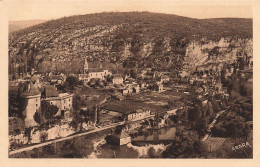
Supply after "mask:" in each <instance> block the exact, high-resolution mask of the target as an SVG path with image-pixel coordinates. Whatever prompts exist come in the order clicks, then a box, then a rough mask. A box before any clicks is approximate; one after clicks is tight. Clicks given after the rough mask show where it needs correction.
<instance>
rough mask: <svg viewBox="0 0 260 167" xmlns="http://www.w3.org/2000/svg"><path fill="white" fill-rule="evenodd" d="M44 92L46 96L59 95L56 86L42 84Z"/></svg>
mask: <svg viewBox="0 0 260 167" xmlns="http://www.w3.org/2000/svg"><path fill="white" fill-rule="evenodd" d="M44 92H45V96H46V97H57V96H58V95H59V93H58V91H57V90H56V88H55V87H54V86H52V85H44Z"/></svg>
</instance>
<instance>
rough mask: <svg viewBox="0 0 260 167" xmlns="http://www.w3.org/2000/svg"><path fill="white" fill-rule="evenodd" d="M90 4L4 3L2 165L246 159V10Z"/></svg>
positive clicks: (249, 60) (249, 122)
mask: <svg viewBox="0 0 260 167" xmlns="http://www.w3.org/2000/svg"><path fill="white" fill-rule="evenodd" d="M99 1H100V3H98V2H97V1H84V0H79V1H70V0H66V1H61V0H53V1H47V0H44V1H37V0H25V1H24V3H22V2H21V1H18V0H10V1H8V41H7V42H8V53H7V54H8V62H6V63H7V64H8V74H7V76H8V126H7V127H6V128H8V130H7V131H8V158H9V159H28V158H29V159H37V158H41V159H43V158H48V159H68V158H70V159H72V158H73V159H253V156H254V155H253V147H254V143H253V120H254V119H253V73H254V72H253V57H254V56H253V8H252V6H250V5H248V6H246V5H241V6H238V5H237V6H232V5H229V6H227V5H226V6H223V5H222V6H221V5H207V6H205V5H182V6H180V5H176V3H174V2H172V3H170V2H169V1H167V3H163V1H161V2H159V1H151V3H149V1H147V0H142V1H140V2H139V3H138V2H136V1H135V0H133V1H125V0H123V1H116V0H115V1H114V2H113V3H110V1H104V0H99ZM6 57H7V55H6ZM2 112H7V111H5V110H3V111H2ZM254 153H255V152H254Z"/></svg>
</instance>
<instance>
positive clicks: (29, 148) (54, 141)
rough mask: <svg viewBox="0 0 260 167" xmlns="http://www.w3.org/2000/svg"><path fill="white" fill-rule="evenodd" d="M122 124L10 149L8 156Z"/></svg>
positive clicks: (120, 123)
mask: <svg viewBox="0 0 260 167" xmlns="http://www.w3.org/2000/svg"><path fill="white" fill-rule="evenodd" d="M152 117H154V115H150V116H147V117H144V118H140V119H136V120H133V121H132V122H136V121H140V120H143V119H147V118H152ZM123 124H125V122H119V123H114V124H111V125H108V126H105V127H100V128H96V129H94V130H92V131H88V132H82V133H78V134H74V135H71V136H68V137H64V138H60V139H55V140H52V141H48V142H44V143H40V144H36V145H33V146H29V147H25V148H21V149H18V150H14V151H10V152H9V156H10V155H14V154H17V153H21V152H24V151H29V150H32V149H34V148H40V147H43V146H47V145H49V144H53V143H57V142H61V141H65V140H70V139H73V138H75V137H80V136H84V135H88V134H91V133H95V132H99V131H102V130H106V129H110V128H114V127H116V126H119V125H123Z"/></svg>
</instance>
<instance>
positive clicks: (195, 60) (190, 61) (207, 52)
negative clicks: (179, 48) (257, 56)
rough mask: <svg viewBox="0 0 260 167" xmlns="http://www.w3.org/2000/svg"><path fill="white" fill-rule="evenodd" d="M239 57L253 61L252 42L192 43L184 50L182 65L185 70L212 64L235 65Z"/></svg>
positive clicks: (234, 40) (249, 40) (244, 40)
mask: <svg viewBox="0 0 260 167" xmlns="http://www.w3.org/2000/svg"><path fill="white" fill-rule="evenodd" d="M239 57H245V59H248V60H249V61H253V41H252V39H251V38H243V39H241V38H237V39H230V38H221V39H220V40H219V41H205V40H202V41H199V42H198V41H196V42H195V41H193V42H191V43H189V45H188V46H187V48H186V53H185V58H184V64H186V68H188V69H194V68H196V67H198V66H205V65H207V64H212V63H215V64H218V63H222V62H226V63H235V62H236V61H237V60H238V58H239Z"/></svg>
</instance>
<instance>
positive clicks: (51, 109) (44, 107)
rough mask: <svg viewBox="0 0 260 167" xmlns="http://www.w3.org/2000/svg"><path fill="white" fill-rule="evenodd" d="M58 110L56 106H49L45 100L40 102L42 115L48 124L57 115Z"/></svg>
mask: <svg viewBox="0 0 260 167" xmlns="http://www.w3.org/2000/svg"><path fill="white" fill-rule="evenodd" d="M58 110H59V108H58V107H57V106H55V105H52V104H50V102H48V101H46V100H43V101H42V102H41V111H42V115H43V116H44V117H45V118H46V119H47V120H48V122H49V123H50V120H51V119H53V118H54V116H55V115H56V114H57V112H58Z"/></svg>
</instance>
